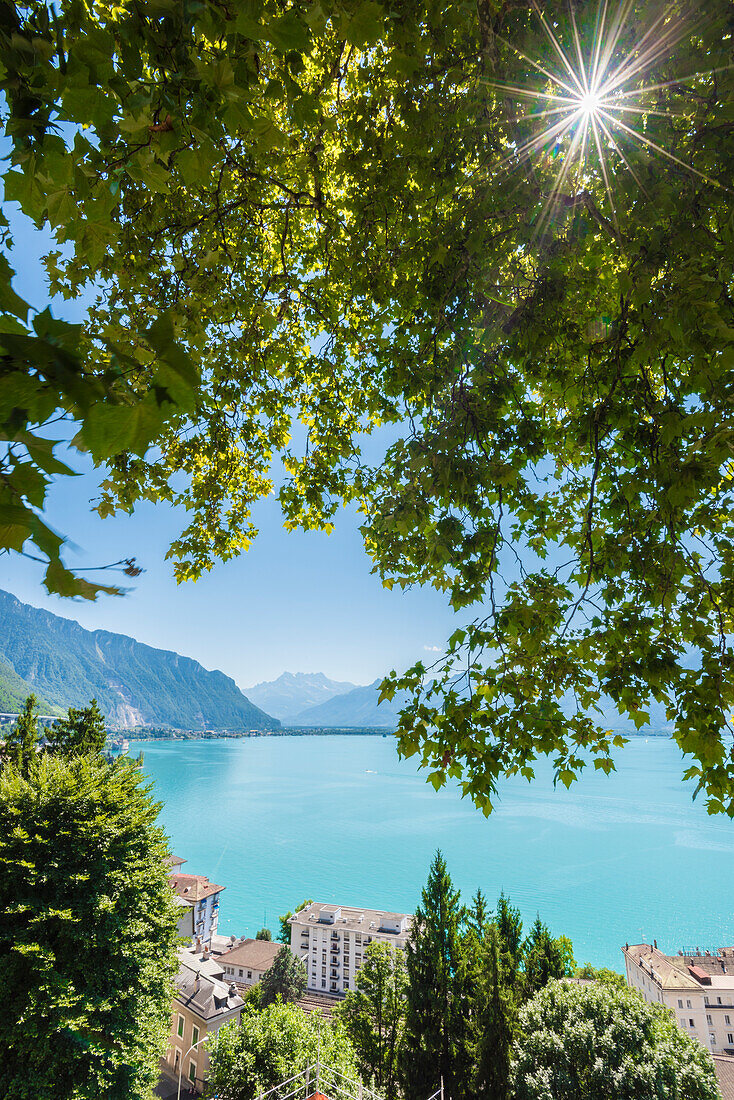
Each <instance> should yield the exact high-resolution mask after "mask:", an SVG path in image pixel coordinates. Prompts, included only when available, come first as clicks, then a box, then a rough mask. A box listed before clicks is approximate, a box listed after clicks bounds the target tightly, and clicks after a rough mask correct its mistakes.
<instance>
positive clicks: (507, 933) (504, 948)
mask: <svg viewBox="0 0 734 1100" xmlns="http://www.w3.org/2000/svg"><path fill="white" fill-rule="evenodd" d="M495 922H496V924H497V931H498V933H499V940H500V955H501V957H502V964H503V967H504V970H505V973H506V974H507V975H508V977H509V978H510V980H511V982H512V984H513V985H514V986H517V983H518V976H519V970H520V963H521V962H522V957H523V939H522V918H521V916H520V910H519V909H517V908H515V906H514V905H512V904H511V903H510V899H509V898H508V897H506V896H505V894H504V892H503V893H501V894H500V896H499V898H498V899H497V916H496V918H495Z"/></svg>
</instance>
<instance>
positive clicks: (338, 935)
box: [288, 902, 413, 996]
mask: <svg viewBox="0 0 734 1100" xmlns="http://www.w3.org/2000/svg"><path fill="white" fill-rule="evenodd" d="M412 919H413V918H412V917H411V916H410V915H409V914H408V913H386V912H383V911H382V910H377V909H352V908H350V907H349V906H346V905H322V904H321V903H320V902H312V903H311V905H309V906H307V908H306V909H302V910H301V912H300V913H296V914H295V915H294V916H292V917H290V918H289V921H288V923H289V924H290V926H291V951H292V952H293V954H294V955H295V956H296V958H297V959H301V961H302V962H303V963H305V965H306V969H307V971H308V985H307V988H308V989H309V990H310V991H311V992H314V993H327V994H330V995H331V996H334V995H337V996H338V995H340V994H343V993H345V992H347V991H348V990H349V989H355V988H356V984H355V975H356V973H357V971H358V970H359V968H360V966H361V965H362V960H363V953H364V949H365V947H366V946H367V944H368V943H371V942H372V941H373V940H378V941H383V942H385V943H391V944H393V945H394V946H395V947H405V943H406V941H407V939H408V934H409V932H410V925H411V921H412Z"/></svg>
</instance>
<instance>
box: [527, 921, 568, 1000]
mask: <svg viewBox="0 0 734 1100" xmlns="http://www.w3.org/2000/svg"><path fill="white" fill-rule="evenodd" d="M564 939H565V937H564ZM565 969H566V965H565V959H564V952H563V950H562V945H561V943H560V942H559V941H558V940H555V939H554V938H553V937H552V936H551V934H550V932H549V931H548V928H547V926H546V925H545V924H544V923H543V921H542V920H541V919H540V915H539V914H538V916H537V917H536V918H535V921H534V922H533V926H532V928H531V929H530V934H529V936H528V938H527V940H526V941H525V996H526V997H532V996H533V994H534V993H537V992H538V990H539V989H542V988H543V987H544V986H546V985H547V984H548V982H549V981H550V980H551V978H562V977H563V976H564V973H565Z"/></svg>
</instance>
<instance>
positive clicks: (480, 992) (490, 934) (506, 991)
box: [472, 924, 517, 1100]
mask: <svg viewBox="0 0 734 1100" xmlns="http://www.w3.org/2000/svg"><path fill="white" fill-rule="evenodd" d="M481 962H482V969H481V972H480V975H479V981H478V983H477V988H476V998H475V1012H474V1014H473V1018H472V1030H473V1033H474V1068H473V1075H472V1086H473V1089H472V1091H473V1093H474V1095H475V1096H477V1097H481V1098H482V1100H508V1096H509V1088H510V1084H509V1082H510V1070H511V1065H512V1056H511V1050H512V1043H513V1040H514V1038H515V1034H516V1032H517V1002H516V1001H515V997H514V994H513V992H512V989H511V988H510V987H509V986H508V985H507V984H506V983H505V980H504V975H503V973H502V963H501V960H500V936H499V933H498V931H497V926H496V925H494V924H493V925H490V927H489V929H488V930H487V935H486V937H485V940H484V945H483V950H482V955H481Z"/></svg>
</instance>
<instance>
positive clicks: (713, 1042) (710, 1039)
mask: <svg viewBox="0 0 734 1100" xmlns="http://www.w3.org/2000/svg"><path fill="white" fill-rule="evenodd" d="M709 1042H710V1043H711V1046H712V1047H715V1046H716V1036H715V1035H714V1033H713V1031H711V1032H709Z"/></svg>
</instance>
